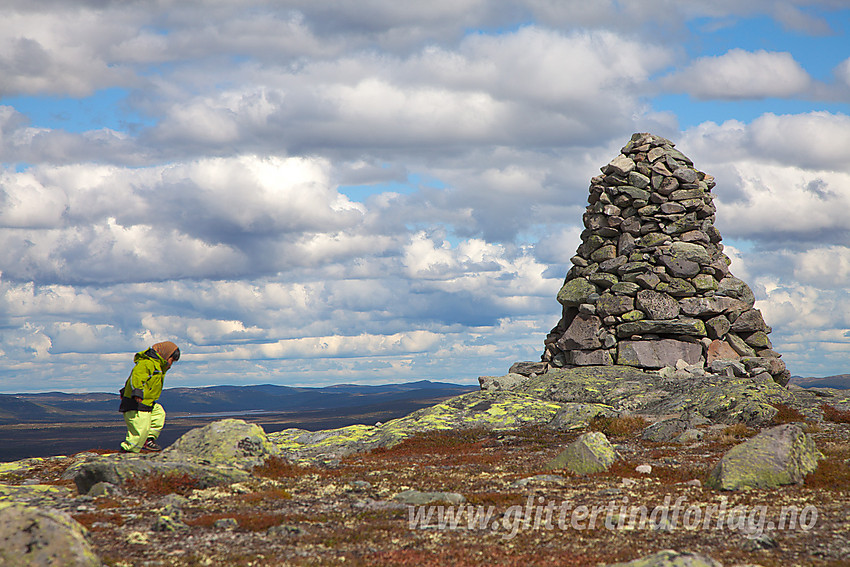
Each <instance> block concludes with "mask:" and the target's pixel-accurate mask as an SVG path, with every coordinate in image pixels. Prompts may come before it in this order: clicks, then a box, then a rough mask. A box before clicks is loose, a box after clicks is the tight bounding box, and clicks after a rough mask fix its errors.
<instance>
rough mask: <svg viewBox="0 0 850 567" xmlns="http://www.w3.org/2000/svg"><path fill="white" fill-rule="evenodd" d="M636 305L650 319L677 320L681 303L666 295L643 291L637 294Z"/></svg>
mask: <svg viewBox="0 0 850 567" xmlns="http://www.w3.org/2000/svg"><path fill="white" fill-rule="evenodd" d="M636 305H637V307H638V309H640V310H641V311H643V312H645V313H646V314H647V315H648V316H649V318H650V319H655V320H664V319H675V318H676V317H678V316H679V303H678V302H677V301H676V300H675V299H673V298H672V297H671V296H669V295H667V294H666V293H659V292H657V291H652V290H646V289H644V290H641V291H639V292H638V293H637V303H636Z"/></svg>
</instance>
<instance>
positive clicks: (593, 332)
mask: <svg viewBox="0 0 850 567" xmlns="http://www.w3.org/2000/svg"><path fill="white" fill-rule="evenodd" d="M601 323H602V321H601V320H600V319H599V317H596V316H594V315H582V314H579V315H576V317H575V318H574V319H573V320H572V322H571V323H570V326H569V327H567V330H566V331H565V332H564V334H563V335H562V336H561V338H560V339H558V342H557V345H558V346H559V347H560V348H561V350H572V349H595V348H599V347H601V346H602V343H601V342H600V340H599V330H600V327H601Z"/></svg>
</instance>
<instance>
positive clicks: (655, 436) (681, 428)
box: [641, 418, 690, 443]
mask: <svg viewBox="0 0 850 567" xmlns="http://www.w3.org/2000/svg"><path fill="white" fill-rule="evenodd" d="M689 427H690V423H689V422H688V420H686V419H680V418H671V419H665V420H662V421H657V422H655V423H653V424H652V425H650V426H649V427H647V428H646V429H644V430H643V433H642V434H641V439H643V440H645V441H654V442H656V443H667V442H669V441H672V440H673V439H675V438H676V437H678V436H679V435H681V434H682V433H684V432H685V431H686V430H687V429H688V428H689Z"/></svg>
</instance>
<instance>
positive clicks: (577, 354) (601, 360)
mask: <svg viewBox="0 0 850 567" xmlns="http://www.w3.org/2000/svg"><path fill="white" fill-rule="evenodd" d="M564 354H565V355H566V360H567V364H574V365H575V366H611V365H612V364H614V359H613V358H612V356H611V353H610V352H608V350H606V349H604V348H599V349H595V350H570V351H567V352H565V353H564Z"/></svg>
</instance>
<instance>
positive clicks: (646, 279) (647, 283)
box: [635, 272, 661, 289]
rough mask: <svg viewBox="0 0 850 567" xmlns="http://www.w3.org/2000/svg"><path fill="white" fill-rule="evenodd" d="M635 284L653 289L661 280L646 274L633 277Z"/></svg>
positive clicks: (651, 274)
mask: <svg viewBox="0 0 850 567" xmlns="http://www.w3.org/2000/svg"><path fill="white" fill-rule="evenodd" d="M635 283H637V284H638V285H640V286H641V287H644V288H646V289H655V287H657V286H658V284H659V283H661V278H659V277H658V276H657V275H656V274H655V273H653V272H646V273H642V274H638V275H637V276H635Z"/></svg>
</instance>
